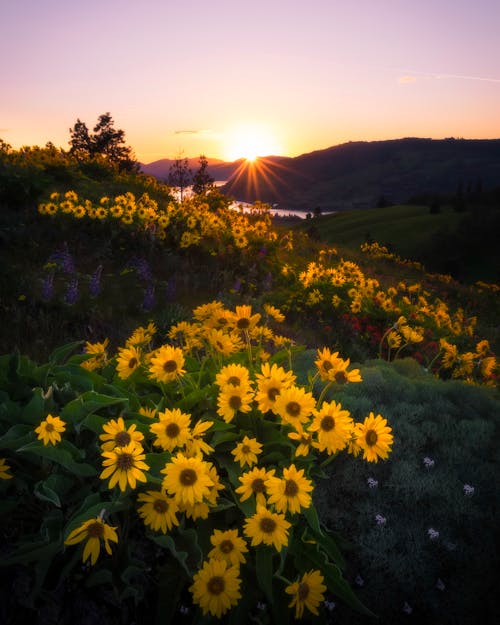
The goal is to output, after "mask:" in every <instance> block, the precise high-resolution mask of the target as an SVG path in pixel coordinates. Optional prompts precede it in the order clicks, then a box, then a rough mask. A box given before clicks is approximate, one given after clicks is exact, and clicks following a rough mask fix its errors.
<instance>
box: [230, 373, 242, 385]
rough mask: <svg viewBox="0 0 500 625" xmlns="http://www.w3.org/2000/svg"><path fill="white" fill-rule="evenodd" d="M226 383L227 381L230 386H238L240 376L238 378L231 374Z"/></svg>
mask: <svg viewBox="0 0 500 625" xmlns="http://www.w3.org/2000/svg"><path fill="white" fill-rule="evenodd" d="M227 383H228V384H231V385H232V386H239V385H240V383H241V382H240V378H239V377H238V376H236V375H232V376H231V377H230V378H229V379H228V381H227Z"/></svg>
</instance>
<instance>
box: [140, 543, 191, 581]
mask: <svg viewBox="0 0 500 625" xmlns="http://www.w3.org/2000/svg"><path fill="white" fill-rule="evenodd" d="M149 538H150V539H151V540H152V541H153V542H155V543H156V544H157V545H160V547H163V548H164V549H168V550H169V551H170V553H171V554H172V555H173V556H174V558H175V559H176V560H177V562H178V563H179V564H180V565H181V566H182V568H183V569H184V571H185V572H186V573H187V575H188V577H189V578H191V577H192V576H193V574H194V571H193V570H191V569H190V568H189V565H188V562H187V560H188V556H189V554H188V552H187V551H181V550H178V549H177V545H176V544H175V542H174V540H173V539H172V537H171V536H168V535H166V534H165V535H163V536H153V535H150V536H149Z"/></svg>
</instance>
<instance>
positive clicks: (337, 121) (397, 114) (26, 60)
mask: <svg viewBox="0 0 500 625" xmlns="http://www.w3.org/2000/svg"><path fill="white" fill-rule="evenodd" d="M0 16H1V17H0V25H1V31H2V35H1V37H0V138H1V139H3V140H4V141H6V142H7V143H9V144H10V145H11V146H12V147H14V148H15V149H18V148H20V147H21V146H25V145H30V146H32V145H39V146H43V145H45V144H46V143H47V142H48V141H51V142H52V143H54V144H55V145H56V146H57V147H61V148H63V149H68V148H69V144H68V141H69V138H70V134H69V129H70V128H71V127H72V126H73V125H74V123H75V122H76V120H77V119H80V120H81V121H83V122H85V123H86V124H87V126H88V127H89V129H92V128H93V127H94V125H95V124H96V123H97V119H98V117H99V115H101V114H102V113H106V112H109V113H110V114H111V116H112V118H113V120H114V123H115V127H116V128H119V129H123V130H124V131H125V139H126V143H127V145H130V146H131V147H132V148H133V150H134V153H135V156H136V158H137V159H138V160H139V161H140V162H142V163H150V162H153V161H156V160H159V159H161V158H178V157H179V156H180V155H182V156H187V157H197V156H199V155H200V154H205V155H206V156H208V157H210V158H220V159H222V160H235V159H236V158H239V157H244V156H247V155H251V156H254V155H255V154H257V155H259V156H266V155H270V154H277V155H278V154H279V155H287V156H297V155H299V154H304V153H307V152H312V151H314V150H319V149H324V148H327V147H330V146H333V145H337V144H340V143H345V142H347V141H373V140H384V139H397V138H402V137H431V138H436V139H441V138H445V137H463V138H468V139H481V138H500V37H499V34H498V33H499V30H498V29H499V25H500V0H300V1H299V0H252V1H251V2H246V1H245V2H241V1H240V0H211V1H210V0H178V1H173V0H140V1H139V0H79V1H75V0H16V1H15V2H14V1H13V0H0Z"/></svg>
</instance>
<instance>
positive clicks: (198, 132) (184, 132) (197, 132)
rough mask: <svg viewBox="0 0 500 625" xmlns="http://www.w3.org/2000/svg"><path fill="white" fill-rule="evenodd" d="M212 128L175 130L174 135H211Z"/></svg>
mask: <svg viewBox="0 0 500 625" xmlns="http://www.w3.org/2000/svg"><path fill="white" fill-rule="evenodd" d="M211 134H212V131H211V130H174V135H199V136H205V135H211Z"/></svg>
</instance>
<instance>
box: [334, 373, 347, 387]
mask: <svg viewBox="0 0 500 625" xmlns="http://www.w3.org/2000/svg"><path fill="white" fill-rule="evenodd" d="M335 382H337V383H338V384H345V383H346V382H347V376H346V374H345V371H337V373H336V374H335Z"/></svg>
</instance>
